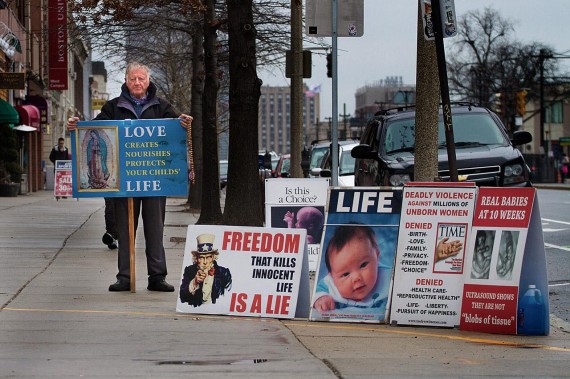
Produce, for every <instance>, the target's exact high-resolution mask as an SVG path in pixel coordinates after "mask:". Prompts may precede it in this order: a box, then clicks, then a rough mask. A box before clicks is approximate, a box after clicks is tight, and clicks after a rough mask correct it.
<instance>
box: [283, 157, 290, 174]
mask: <svg viewBox="0 0 570 379" xmlns="http://www.w3.org/2000/svg"><path fill="white" fill-rule="evenodd" d="M290 167H291V159H289V158H283V163H282V164H281V174H283V173H284V172H286V173H287V174H288V173H289V168H290Z"/></svg>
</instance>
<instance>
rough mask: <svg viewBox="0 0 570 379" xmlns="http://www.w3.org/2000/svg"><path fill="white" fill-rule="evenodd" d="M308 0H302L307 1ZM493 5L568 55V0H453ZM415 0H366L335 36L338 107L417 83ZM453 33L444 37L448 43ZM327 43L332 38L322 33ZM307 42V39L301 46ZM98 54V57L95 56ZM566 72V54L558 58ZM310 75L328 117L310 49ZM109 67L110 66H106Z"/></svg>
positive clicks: (274, 79)
mask: <svg viewBox="0 0 570 379" xmlns="http://www.w3.org/2000/svg"><path fill="white" fill-rule="evenodd" d="M306 2H307V0H303V4H306ZM489 6H491V7H492V8H494V9H496V10H497V11H499V13H500V14H501V15H502V16H503V17H504V18H507V19H509V20H511V21H512V22H513V23H514V28H515V32H514V34H513V37H514V38H515V39H517V40H519V41H521V42H531V41H537V42H543V43H546V44H548V45H550V46H551V47H552V48H553V49H554V51H555V52H556V53H560V54H564V55H570V27H569V26H568V25H569V24H570V0H545V1H538V0H455V11H456V13H457V15H458V16H460V15H462V14H465V13H466V12H467V11H469V10H474V9H480V10H483V9H484V8H485V7H489ZM417 9H418V2H417V0H364V34H363V36H362V37H341V38H338V39H337V41H338V45H337V46H338V66H339V67H338V111H339V114H344V113H345V111H344V109H345V107H346V113H347V114H351V115H354V107H355V101H354V94H355V92H356V90H357V89H358V88H361V87H364V86H365V85H370V84H373V83H375V82H377V81H378V80H380V79H382V80H383V79H386V78H387V77H391V76H398V77H399V76H401V77H402V80H403V82H404V85H408V84H409V85H415V83H416V44H417V41H416V32H417V30H416V29H417ZM451 40H452V38H446V39H445V40H444V44H448V43H449V42H450V41H451ZM324 41H325V42H328V43H329V44H330V43H331V38H324ZM310 46H311V45H308V44H305V45H304V48H307V47H310ZM94 58H95V59H96V57H94ZM559 62H560V63H561V67H563V68H564V71H565V72H567V73H570V59H562V60H559ZM312 63H313V67H312V78H310V79H305V83H306V84H307V86H309V87H311V86H317V85H320V87H321V112H320V120H324V119H325V118H326V117H330V116H331V110H332V79H331V78H328V77H327V76H326V59H325V57H324V56H323V55H316V54H313V59H312ZM107 70H110V67H107ZM123 75H124V73H123V72H118V73H117V72H109V83H108V92H110V94H111V97H114V96H118V95H119V92H118V91H119V88H120V85H121V83H122V81H123ZM258 76H259V77H260V78H261V79H262V80H263V83H264V85H271V86H288V85H289V79H287V78H285V77H284V73H282V72H281V71H280V70H273V71H272V72H271V71H261V70H260V71H259V72H258ZM569 76H570V75H569Z"/></svg>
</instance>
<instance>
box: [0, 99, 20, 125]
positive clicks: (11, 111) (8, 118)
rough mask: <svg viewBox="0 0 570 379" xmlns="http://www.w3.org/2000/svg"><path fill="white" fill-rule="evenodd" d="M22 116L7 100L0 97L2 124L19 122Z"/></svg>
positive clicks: (0, 119) (0, 121)
mask: <svg viewBox="0 0 570 379" xmlns="http://www.w3.org/2000/svg"><path fill="white" fill-rule="evenodd" d="M19 122H20V117H19V116H18V112H17V111H16V109H15V108H14V107H13V106H12V105H11V104H10V103H9V102H7V101H5V100H2V99H0V124H18V123H19Z"/></svg>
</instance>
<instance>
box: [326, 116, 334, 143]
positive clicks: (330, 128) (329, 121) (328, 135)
mask: <svg viewBox="0 0 570 379" xmlns="http://www.w3.org/2000/svg"><path fill="white" fill-rule="evenodd" d="M325 120H327V122H328V123H329V131H328V132H327V139H331V136H332V117H325Z"/></svg>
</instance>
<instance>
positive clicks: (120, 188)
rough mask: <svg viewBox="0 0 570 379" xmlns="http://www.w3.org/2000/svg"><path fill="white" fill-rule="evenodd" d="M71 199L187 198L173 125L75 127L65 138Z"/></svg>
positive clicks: (180, 141)
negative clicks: (69, 158) (68, 143)
mask: <svg viewBox="0 0 570 379" xmlns="http://www.w3.org/2000/svg"><path fill="white" fill-rule="evenodd" d="M71 139H72V141H73V143H72V146H71V147H72V152H73V156H72V158H73V162H74V164H73V179H74V180H73V197H145V196H187V195H188V163H187V160H188V153H187V147H186V146H187V131H186V130H185V129H184V128H182V127H181V126H180V120H179V119H177V118H176V119H174V118H172V119H147V120H98V121H80V122H78V123H77V129H76V130H73V131H72V132H71Z"/></svg>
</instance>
